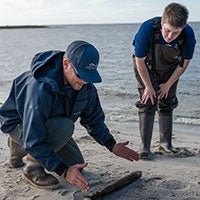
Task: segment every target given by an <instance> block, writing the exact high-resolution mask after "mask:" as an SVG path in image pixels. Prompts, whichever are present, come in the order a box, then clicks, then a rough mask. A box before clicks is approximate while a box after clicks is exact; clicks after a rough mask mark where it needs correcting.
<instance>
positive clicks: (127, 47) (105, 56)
mask: <svg viewBox="0 0 200 200" xmlns="http://www.w3.org/2000/svg"><path fill="white" fill-rule="evenodd" d="M190 24H191V25H192V27H193V28H194V31H195V34H196V39H197V45H196V49H195V54H194V58H193V59H192V60H191V63H190V66H189V67H188V69H187V71H186V72H185V73H184V74H183V75H182V76H181V78H180V81H179V85H178V92H177V96H178V99H179V106H178V108H176V109H175V111H174V121H175V123H183V124H194V125H200V98H199V95H200V89H199V86H200V67H199V66H200V44H199V41H200V23H198V22H195V23H190ZM138 27H139V24H113V25H111V24H109V25H62V26H60V25H57V26H51V27H50V28H38V29H0V45H1V48H0V77H1V78H0V104H2V103H3V102H4V101H5V100H6V98H7V96H8V94H9V90H10V87H11V83H12V80H13V78H15V77H17V76H18V75H19V74H21V73H22V72H24V71H26V70H28V69H29V67H30V62H31V59H32V57H33V55H34V54H36V53H37V52H40V51H46V50H65V49H66V47H67V45H68V44H69V43H71V42H72V41H74V40H80V39H81V40H86V41H88V42H90V43H92V44H93V45H94V46H95V47H96V48H97V49H98V50H99V52H100V65H99V72H100V74H101V76H102V79H103V82H102V83H99V84H96V87H97V89H98V92H99V96H100V100H101V103H102V107H103V110H104V111H105V114H106V120H111V121H121V122H133V121H138V115H137V108H136V107H135V102H136V101H137V100H138V98H139V97H138V92H137V89H136V82H135V76H134V71H133V64H132V53H133V46H132V40H133V38H134V35H135V33H136V31H137V29H138Z"/></svg>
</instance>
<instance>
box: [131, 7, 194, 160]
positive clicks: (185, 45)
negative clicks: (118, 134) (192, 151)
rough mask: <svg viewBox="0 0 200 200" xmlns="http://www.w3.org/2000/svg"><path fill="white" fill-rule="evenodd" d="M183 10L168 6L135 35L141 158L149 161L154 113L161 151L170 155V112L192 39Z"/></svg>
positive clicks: (186, 15) (191, 47) (191, 46)
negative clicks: (156, 117) (156, 112)
mask: <svg viewBox="0 0 200 200" xmlns="http://www.w3.org/2000/svg"><path fill="white" fill-rule="evenodd" d="M188 14H189V13H188V10H187V8H186V7H185V6H183V5H180V4H177V3H171V4H169V5H168V6H167V7H166V8H165V9H164V12H163V15H162V17H155V18H153V19H149V20H147V21H145V22H144V23H143V24H142V25H141V26H140V28H139V30H138V32H137V34H136V35H135V38H134V42H133V45H134V47H135V54H134V58H133V59H134V65H135V73H136V79H137V82H138V91H139V94H140V100H139V101H138V102H136V106H137V108H138V109H139V125H140V135H141V140H142V144H141V148H140V155H141V158H144V159H152V158H153V155H152V153H151V151H150V146H151V138H152V131H153V124H154V115H155V111H158V122H159V132H160V149H161V150H163V151H165V152H168V153H169V152H172V151H173V146H172V124H173V109H174V108H176V107H177V105H178V100H177V97H176V89H177V84H178V79H179V77H180V76H181V75H182V74H183V73H184V71H185V70H186V68H187V67H188V65H189V62H190V60H191V59H192V57H193V52H194V48H195V43H196V40H195V36H194V32H193V30H192V28H191V26H190V25H188V24H187V19H188Z"/></svg>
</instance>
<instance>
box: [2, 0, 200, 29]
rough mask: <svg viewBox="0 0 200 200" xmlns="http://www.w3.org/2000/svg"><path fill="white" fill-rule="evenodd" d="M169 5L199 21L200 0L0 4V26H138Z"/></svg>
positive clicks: (12, 0) (11, 0)
mask: <svg viewBox="0 0 200 200" xmlns="http://www.w3.org/2000/svg"><path fill="white" fill-rule="evenodd" d="M171 2H177V3H181V4H183V5H185V6H186V7H187V8H188V10H189V13H190V15H189V21H200V14H199V13H200V12H199V9H200V1H199V0H180V1H178V0H177V1H168V0H0V26H2V25H49V24H91V23H92V24H95V23H137V22H139V23H140V22H142V21H144V20H146V19H148V18H150V17H153V16H158V15H161V14H162V12H163V9H164V7H165V6H166V5H167V4H169V3H171Z"/></svg>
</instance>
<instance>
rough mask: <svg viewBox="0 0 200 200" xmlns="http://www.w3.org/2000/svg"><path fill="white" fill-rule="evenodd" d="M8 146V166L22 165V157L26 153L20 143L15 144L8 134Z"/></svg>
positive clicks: (16, 166)
mask: <svg viewBox="0 0 200 200" xmlns="http://www.w3.org/2000/svg"><path fill="white" fill-rule="evenodd" d="M8 147H9V148H10V157H9V167H10V168H18V167H22V166H23V165H24V162H23V161H22V158H23V157H24V156H25V155H26V154H27V153H26V151H25V149H24V148H23V146H22V145H19V144H17V143H16V142H15V141H14V140H13V139H12V138H11V137H10V136H9V137H8Z"/></svg>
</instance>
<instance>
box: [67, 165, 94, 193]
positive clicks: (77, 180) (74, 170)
mask: <svg viewBox="0 0 200 200" xmlns="http://www.w3.org/2000/svg"><path fill="white" fill-rule="evenodd" d="M87 165H88V163H83V164H76V165H73V166H71V167H69V169H68V170H67V174H66V177H65V178H66V180H67V181H68V182H69V183H71V184H72V185H74V186H76V187H78V188H80V189H82V190H85V191H89V189H90V188H89V183H88V181H87V180H86V179H85V178H84V177H83V176H82V174H81V172H80V171H81V170H82V169H83V168H85V167H86V166H87Z"/></svg>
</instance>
